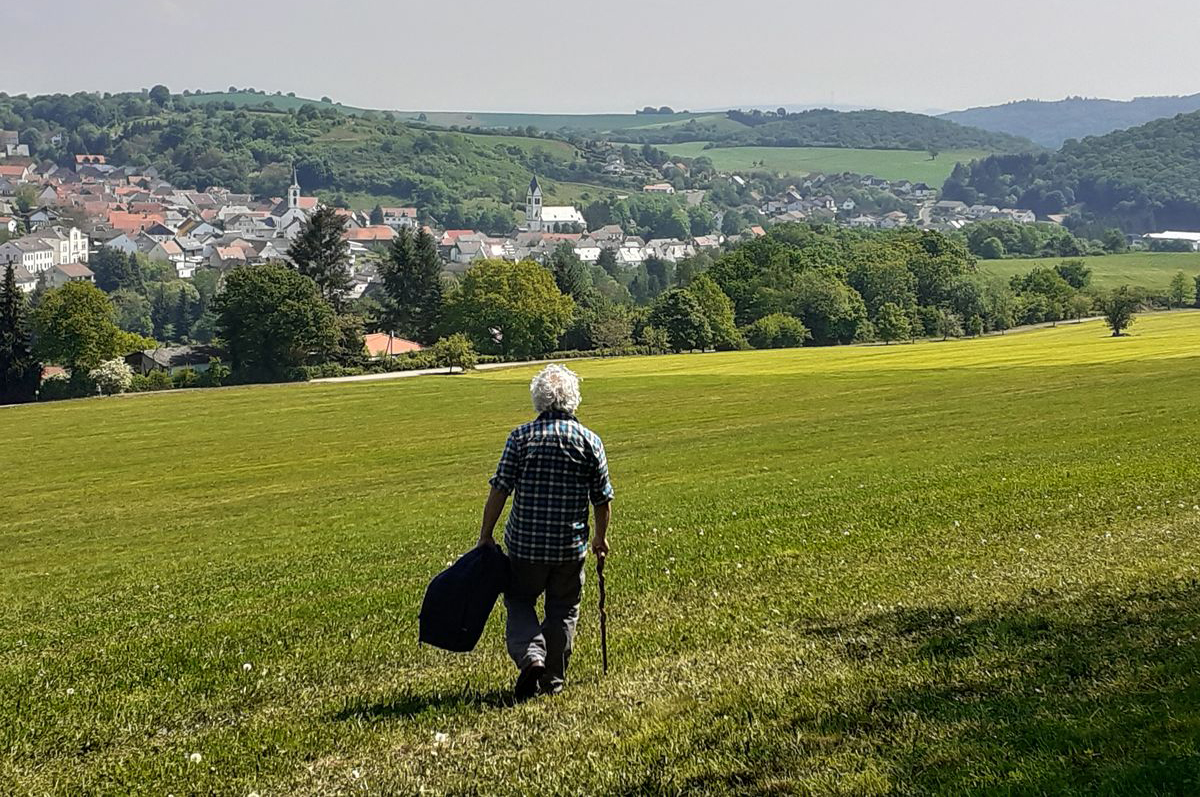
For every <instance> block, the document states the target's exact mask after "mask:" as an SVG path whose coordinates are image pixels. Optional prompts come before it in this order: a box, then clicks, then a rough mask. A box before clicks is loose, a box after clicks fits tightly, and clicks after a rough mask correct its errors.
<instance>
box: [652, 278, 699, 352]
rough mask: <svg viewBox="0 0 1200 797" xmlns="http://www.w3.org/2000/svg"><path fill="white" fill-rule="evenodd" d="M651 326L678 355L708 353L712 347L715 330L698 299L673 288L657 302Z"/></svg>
mask: <svg viewBox="0 0 1200 797" xmlns="http://www.w3.org/2000/svg"><path fill="white" fill-rule="evenodd" d="M650 324H651V326H653V327H655V328H657V329H661V330H663V331H664V332H665V333H666V334H667V339H668V340H669V341H670V345H671V348H672V349H673V350H674V351H676V352H681V351H692V350H693V349H701V350H703V349H706V348H708V347H709V346H710V345H711V344H712V338H713V333H712V327H710V326H709V323H708V318H707V317H706V314H705V312H704V308H703V307H702V306H701V304H700V302H699V301H697V299H696V297H695V295H694V294H693V293H691V292H690V291H688V290H685V289H683V288H672V289H671V290H669V291H667V292H666V293H664V294H663V295H662V296H660V297H659V298H658V301H657V302H655V303H654V309H653V310H651V312H650Z"/></svg>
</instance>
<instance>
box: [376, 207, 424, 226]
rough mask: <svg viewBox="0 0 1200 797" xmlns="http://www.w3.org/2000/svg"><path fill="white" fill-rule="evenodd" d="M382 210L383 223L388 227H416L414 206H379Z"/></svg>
mask: <svg viewBox="0 0 1200 797" xmlns="http://www.w3.org/2000/svg"><path fill="white" fill-rule="evenodd" d="M380 210H382V211H383V223H384V224H386V225H388V226H389V227H416V226H417V209H416V208H380Z"/></svg>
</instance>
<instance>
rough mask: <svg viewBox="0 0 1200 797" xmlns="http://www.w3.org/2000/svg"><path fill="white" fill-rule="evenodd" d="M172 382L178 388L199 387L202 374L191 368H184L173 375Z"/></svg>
mask: <svg viewBox="0 0 1200 797" xmlns="http://www.w3.org/2000/svg"><path fill="white" fill-rule="evenodd" d="M171 384H172V385H173V386H174V387H175V388H177V389H183V388H189V387H197V386H198V385H199V384H200V375H199V374H197V373H196V372H195V371H193V370H192V369H191V368H184V369H183V370H181V371H177V372H176V373H175V374H174V375H172V376H171Z"/></svg>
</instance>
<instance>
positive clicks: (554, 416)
mask: <svg viewBox="0 0 1200 797" xmlns="http://www.w3.org/2000/svg"><path fill="white" fill-rule="evenodd" d="M538 420H539V421H573V420H575V416H574V415H573V414H572V413H569V412H565V411H563V410H546V411H545V412H543V413H542V414H541V415H539V416H538Z"/></svg>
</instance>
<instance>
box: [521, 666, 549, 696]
mask: <svg viewBox="0 0 1200 797" xmlns="http://www.w3.org/2000/svg"><path fill="white" fill-rule="evenodd" d="M545 674H546V665H545V664H542V663H541V662H540V661H535V662H533V663H532V664H530V665H528V666H526V667H525V669H523V670H521V674H520V675H518V676H517V685H516V687H515V688H514V689H513V699H514V700H516V701H517V702H518V703H524V702H525V701H526V700H528V699H529V698H531V697H536V696H537V693H538V682H539V681H540V680H541V679H542V676H543V675H545Z"/></svg>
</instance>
